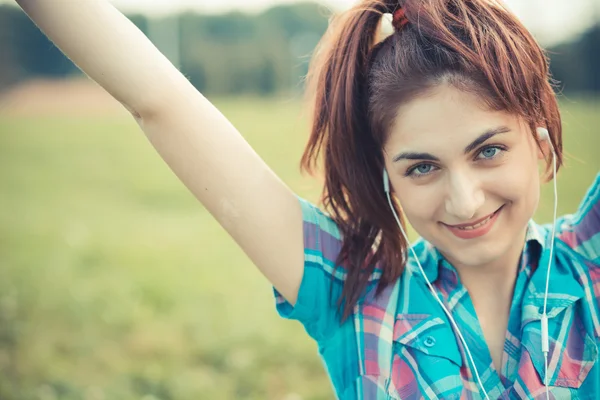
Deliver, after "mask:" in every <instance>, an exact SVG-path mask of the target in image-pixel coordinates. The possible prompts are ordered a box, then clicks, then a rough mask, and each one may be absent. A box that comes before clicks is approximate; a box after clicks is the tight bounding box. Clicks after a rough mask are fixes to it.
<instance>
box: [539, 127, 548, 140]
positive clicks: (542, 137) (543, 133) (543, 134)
mask: <svg viewBox="0 0 600 400" xmlns="http://www.w3.org/2000/svg"><path fill="white" fill-rule="evenodd" d="M536 131H537V135H538V138H539V139H540V140H547V141H550V134H549V133H548V129H546V128H542V127H539V128H537V130H536Z"/></svg>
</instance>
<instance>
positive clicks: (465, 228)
mask: <svg viewBox="0 0 600 400" xmlns="http://www.w3.org/2000/svg"><path fill="white" fill-rule="evenodd" d="M493 216H494V215H493V214H492V215H490V216H489V217H487V218H486V219H484V220H483V221H481V222H480V223H478V224H475V225H470V226H464V227H457V228H458V229H460V230H463V231H472V230H473V229H477V228H479V227H480V226H483V225H485V224H486V223H487V222H488V221H489V220H490V219H492V217H493Z"/></svg>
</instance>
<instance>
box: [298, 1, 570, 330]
mask: <svg viewBox="0 0 600 400" xmlns="http://www.w3.org/2000/svg"><path fill="white" fill-rule="evenodd" d="M400 8H401V12H399V9H400ZM394 12H396V13H394ZM384 14H394V19H393V25H394V27H395V32H394V33H393V34H391V35H390V36H388V37H387V38H385V39H384V40H382V41H381V38H380V37H379V33H380V25H381V22H382V16H383V15H384ZM400 19H402V20H401V21H400ZM444 82H447V83H449V84H451V85H454V86H455V87H457V88H458V89H461V90H465V91H470V92H472V93H474V94H475V95H477V96H479V97H480V98H481V99H482V101H484V102H485V104H487V105H488V106H489V108H491V109H494V110H504V111H507V112H510V113H514V114H516V115H519V116H522V117H523V118H524V119H525V120H526V121H527V122H528V124H529V126H530V127H531V131H532V134H533V132H534V131H535V126H546V127H547V128H548V130H549V132H550V138H551V140H552V143H553V145H554V148H555V149H556V153H557V165H560V164H561V162H562V141H561V126H560V115H559V112H558V104H557V101H556V98H555V95H554V91H553V89H552V86H551V78H550V76H549V73H548V61H547V57H546V56H545V54H544V52H543V50H542V49H541V48H540V47H539V46H538V44H537V43H536V41H535V39H534V38H533V37H532V36H531V34H530V33H529V32H528V31H527V30H526V29H525V27H524V26H523V25H522V24H521V23H520V22H519V21H518V19H517V18H516V17H515V16H514V15H513V14H511V13H510V12H509V11H508V10H507V9H506V8H505V7H504V6H503V5H502V4H501V3H500V1H498V0H401V1H398V0H395V1H393V0H363V1H361V2H360V3H359V4H357V5H356V6H354V7H353V8H352V9H350V10H349V11H346V12H344V13H342V14H340V15H338V16H336V17H335V18H333V19H332V21H331V24H330V27H329V29H328V31H327V32H326V34H325V36H324V37H323V39H322V40H321V42H320V43H319V46H318V47H317V49H316V52H315V55H314V58H313V60H312V62H311V66H310V69H309V74H308V94H309V95H310V96H311V101H312V106H313V107H314V108H313V110H312V115H313V119H312V126H311V135H310V138H309V141H308V144H307V147H306V149H305V152H304V155H303V157H302V160H301V167H302V168H303V169H304V170H307V171H308V172H311V173H314V171H315V170H316V167H317V164H318V161H320V160H321V158H322V161H323V168H324V171H325V182H324V187H323V193H322V202H323V205H324V206H325V208H326V209H327V211H329V213H330V214H331V217H332V219H333V220H334V221H335V222H336V223H337V224H338V226H339V228H340V231H341V233H342V241H343V242H342V248H341V251H340V254H339V256H338V259H337V262H336V268H344V269H345V270H346V272H347V275H346V279H345V282H344V288H343V290H342V295H341V297H340V299H338V307H339V308H340V311H341V313H342V320H345V319H346V318H347V317H348V316H349V315H351V314H352V311H353V308H354V305H355V304H356V302H357V301H358V299H359V298H360V296H361V295H362V294H363V293H364V290H365V289H366V287H367V286H368V285H369V282H370V281H371V277H372V276H373V273H375V272H381V277H380V279H379V283H378V288H377V289H378V290H377V293H380V292H381V291H382V290H383V289H384V288H385V287H386V286H388V285H389V284H390V283H392V282H394V281H395V280H396V279H398V277H399V276H400V274H401V273H402V270H403V267H404V263H405V259H406V257H405V255H406V252H407V246H408V243H406V241H405V240H404V239H403V236H402V235H401V232H400V230H399V228H398V227H397V225H396V224H395V221H394V219H393V218H392V217H391V213H390V211H389V206H388V203H387V199H386V197H385V195H384V192H383V189H382V171H383V167H384V161H383V160H384V159H383V146H384V143H385V141H386V139H387V135H388V133H389V127H390V125H391V121H392V119H393V117H394V116H395V113H396V110H397V109H398V107H399V106H400V105H401V104H402V103H405V102H408V101H410V100H411V99H412V98H414V97H415V96H418V95H419V94H421V93H423V92H425V91H427V90H429V89H431V88H433V87H435V86H436V85H439V84H442V83H444ZM548 168H550V163H549V164H548ZM395 208H396V211H397V213H398V215H399V216H400V218H401V219H402V213H401V212H400V210H399V207H398V205H397V204H396V205H395Z"/></svg>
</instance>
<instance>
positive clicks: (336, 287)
mask: <svg viewBox="0 0 600 400" xmlns="http://www.w3.org/2000/svg"><path fill="white" fill-rule="evenodd" d="M298 201H299V202H300V205H301V208H302V220H303V224H302V225H303V237H304V275H303V278H302V282H301V284H300V288H299V291H298V298H297V300H296V304H295V305H294V306H292V305H291V304H290V303H289V302H288V301H287V300H286V299H285V298H284V297H283V296H282V295H281V294H280V293H279V292H278V291H277V289H275V288H273V291H274V294H275V300H276V309H277V312H278V314H279V315H280V316H281V317H283V318H286V319H291V320H297V321H299V322H300V323H301V324H302V325H303V326H304V328H305V329H306V331H307V333H308V334H309V335H310V336H311V337H312V338H313V339H315V340H316V341H322V340H325V339H327V338H328V337H330V336H331V335H332V334H333V333H334V332H335V331H336V329H337V328H339V326H340V323H339V321H340V320H339V315H338V312H337V300H338V298H339V296H340V294H341V293H342V286H343V283H344V280H345V276H346V272H345V270H344V269H342V268H341V267H340V268H335V262H336V259H337V257H338V255H339V252H340V250H341V245H342V241H341V238H340V232H339V229H338V226H337V225H336V224H335V222H334V221H333V220H332V219H331V217H329V216H328V215H326V214H325V213H323V212H322V211H321V210H320V209H319V208H317V207H316V206H315V205H313V204H311V203H310V202H308V201H307V200H305V199H302V198H300V197H298Z"/></svg>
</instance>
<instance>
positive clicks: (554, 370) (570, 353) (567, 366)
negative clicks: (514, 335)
mask: <svg viewBox="0 0 600 400" xmlns="http://www.w3.org/2000/svg"><path fill="white" fill-rule="evenodd" d="M572 313H573V307H569V308H567V309H566V310H565V311H563V312H562V313H561V314H559V315H557V316H556V317H554V318H550V319H549V320H548V330H549V333H550V334H549V339H550V343H549V351H548V373H549V379H548V386H551V387H557V388H571V389H579V388H580V387H581V386H582V384H583V383H584V382H585V380H586V378H587V376H588V374H589V373H590V371H591V370H592V368H593V367H594V365H595V364H596V362H597V359H598V346H597V344H596V340H595V338H594V337H592V335H590V333H589V332H588V331H587V330H586V329H585V327H584V326H583V324H582V323H581V320H580V319H579V317H578V316H577V315H572ZM540 332H541V328H540V322H539V321H532V322H529V323H528V324H527V325H526V326H525V327H524V329H523V338H522V343H523V346H524V348H525V350H526V352H527V355H528V357H527V358H525V359H523V358H522V359H521V366H520V368H519V375H520V376H526V375H527V374H528V373H531V372H532V371H531V372H530V371H528V369H531V368H532V366H533V368H534V369H535V373H536V374H537V377H538V378H539V381H540V384H541V385H542V386H543V382H544V377H545V363H544V353H542V351H541V333H540ZM556 338H559V339H558V340H557V339H556Z"/></svg>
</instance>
